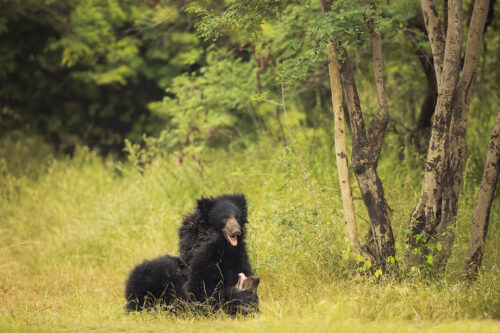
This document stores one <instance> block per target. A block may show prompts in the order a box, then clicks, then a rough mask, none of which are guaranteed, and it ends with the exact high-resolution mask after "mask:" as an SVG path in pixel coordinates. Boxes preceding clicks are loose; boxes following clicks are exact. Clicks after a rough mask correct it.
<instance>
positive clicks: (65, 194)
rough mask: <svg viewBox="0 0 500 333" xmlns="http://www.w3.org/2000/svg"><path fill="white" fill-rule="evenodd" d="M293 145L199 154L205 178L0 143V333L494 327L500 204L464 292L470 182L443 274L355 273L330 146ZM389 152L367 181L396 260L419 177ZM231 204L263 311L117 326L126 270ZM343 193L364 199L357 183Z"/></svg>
mask: <svg viewBox="0 0 500 333" xmlns="http://www.w3.org/2000/svg"><path fill="white" fill-rule="evenodd" d="M297 135H303V136H304V137H300V138H299V140H297V142H302V144H299V145H298V146H297V151H295V150H294V149H291V148H289V147H283V145H282V144H279V143H277V142H274V141H273V140H271V139H265V138H262V139H261V141H260V143H258V144H247V143H246V142H244V141H238V142H235V143H234V144H233V145H232V146H230V147H229V148H227V149H222V148H219V149H210V150H209V151H207V152H205V153H204V156H203V158H202V159H203V161H204V162H203V165H204V167H203V171H201V169H200V167H199V165H198V163H197V162H196V161H191V160H190V159H185V161H184V163H183V164H182V165H179V163H178V161H177V159H175V158H172V159H169V160H165V159H157V160H153V161H152V162H151V163H150V164H147V165H145V166H144V168H142V169H140V170H139V169H136V168H134V167H132V166H131V164H129V163H121V162H116V161H113V160H102V159H101V158H99V157H98V156H97V154H96V153H95V152H91V151H88V150H87V149H85V148H80V149H78V150H77V151H76V153H75V156H74V157H72V158H69V157H57V158H56V157H54V156H52V155H51V154H50V149H48V148H46V147H43V146H40V144H39V143H38V142H36V141H33V140H24V141H22V143H15V144H14V143H12V142H11V143H5V142H3V143H2V148H1V149H2V152H3V154H2V155H0V186H1V189H0V193H1V198H0V258H1V259H0V331H2V332H3V331H7V332H8V331H33V332H35V331H36V332H38V331H40V330H46V331H60V330H69V331H82V332H84V331H85V332H86V331H104V332H113V331H131V332H135V331H180V332H185V331H208V332H210V331H230V330H231V331H232V330H238V331H244V332H246V331H248V332H250V331H252V332H253V331H273V332H274V331H354V332H365V331H373V332H379V331H394V332H396V331H401V332H407V331H410V332H411V331H417V330H421V329H425V330H428V331H436V332H438V331H439V332H442V331H464V332H470V331H485V332H487V331H491V332H493V331H499V330H500V326H499V325H498V323H497V322H495V321H492V319H499V318H500V287H499V286H500V283H499V282H500V281H499V280H500V267H499V264H500V254H499V251H498V244H499V241H500V232H499V224H498V221H499V220H500V202H499V200H498V199H497V200H495V202H494V205H493V207H492V210H491V217H490V220H491V225H490V230H489V234H488V240H487V246H486V253H485V256H484V262H483V269H482V272H481V275H480V277H479V280H478V281H477V282H476V283H474V284H471V285H470V284H467V283H464V282H462V281H461V280H460V273H461V270H462V268H463V260H464V256H465V252H466V250H467V246H468V237H469V236H468V231H469V230H468V229H469V227H470V222H471V220H472V214H473V207H474V198H475V193H476V190H477V180H474V179H472V180H470V182H469V183H468V184H467V188H464V191H463V193H462V196H461V200H460V210H459V217H458V224H457V239H456V243H455V244H456V245H455V248H454V249H453V254H452V257H451V259H450V265H449V267H448V270H447V273H446V275H445V276H444V277H442V278H439V279H434V280H429V279H425V278H424V277H422V276H419V275H418V274H413V275H411V276H405V277H403V278H402V279H401V280H394V279H391V278H382V279H381V280H377V279H375V278H374V277H366V276H360V275H359V274H357V273H356V267H355V265H354V263H353V262H352V258H350V257H349V247H348V244H347V243H346V240H345V237H344V231H343V228H344V227H343V213H342V204H341V199H340V194H339V190H338V179H337V173H336V169H335V157H334V153H333V147H332V146H331V143H330V142H326V141H325V140H324V139H323V138H324V137H325V136H323V135H316V134H314V133H305V132H304V133H299V134H297ZM394 141H395V140H392V141H391V138H388V140H386V144H385V146H384V152H383V158H382V160H381V161H380V166H379V171H380V176H381V178H382V181H383V182H384V188H385V191H386V195H387V197H388V202H389V204H390V206H391V208H392V210H393V214H392V224H393V228H394V231H395V233H396V238H397V240H398V256H399V258H400V259H403V258H402V257H401V256H402V253H403V251H404V232H405V229H406V228H407V225H408V222H409V221H408V217H409V213H410V211H411V208H412V207H413V205H414V204H415V202H416V198H417V195H418V191H419V186H420V181H421V175H422V171H421V168H420V167H419V163H420V160H419V158H420V157H411V156H407V160H405V161H404V162H401V161H399V157H400V156H401V151H400V148H399V145H398V143H396V142H394ZM391 142H392V143H391ZM7 147H9V149H7ZM23 152H25V153H23ZM30 152H38V153H37V154H34V155H33V154H32V153H30ZM298 159H300V163H302V164H303V165H305V167H306V173H304V170H303V169H302V168H301V167H300V166H299V163H298V162H299V161H298ZM308 182H310V183H311V186H312V189H313V191H312V193H313V196H314V200H315V201H316V202H317V204H316V205H315V204H314V203H313V198H312V197H311V194H310V193H309V191H308V188H307V186H308ZM232 192H242V193H245V195H246V196H247V199H248V200H249V215H250V216H249V220H250V224H249V226H248V228H249V230H248V243H249V251H250V253H249V254H250V258H251V262H252V265H253V267H254V269H255V271H256V273H257V274H258V275H259V276H260V277H261V285H260V287H259V296H260V299H261V313H260V314H258V315H256V316H254V317H251V318H236V319H232V318H230V317H228V316H226V315H224V314H220V313H219V314H216V315H215V316H213V317H209V318H205V317H201V318H200V317H192V316H190V315H185V316H181V317H173V316H171V315H169V314H165V313H145V314H132V315H127V314H126V313H125V311H124V298H123V286H124V281H125V279H126V277H127V274H128V272H129V270H130V269H131V268H132V267H133V266H134V265H136V264H137V263H139V262H140V261H142V260H144V259H147V258H153V257H156V256H159V255H161V254H164V253H170V254H174V255H176V254H177V253H178V252H177V245H178V239H177V228H178V227H179V226H180V223H181V221H182V218H183V216H184V215H185V214H187V213H189V212H190V211H191V210H192V209H193V208H194V205H195V199H196V198H198V197H200V196H202V195H205V196H207V195H218V194H221V193H232ZM354 192H355V193H354V196H355V197H360V195H359V191H358V189H357V188H356V186H355V187H354ZM356 209H357V213H358V215H359V217H358V221H359V226H360V232H361V233H362V234H363V233H364V232H366V229H367V223H366V222H364V219H367V214H366V211H365V210H364V207H363V204H362V201H361V200H357V201H356Z"/></svg>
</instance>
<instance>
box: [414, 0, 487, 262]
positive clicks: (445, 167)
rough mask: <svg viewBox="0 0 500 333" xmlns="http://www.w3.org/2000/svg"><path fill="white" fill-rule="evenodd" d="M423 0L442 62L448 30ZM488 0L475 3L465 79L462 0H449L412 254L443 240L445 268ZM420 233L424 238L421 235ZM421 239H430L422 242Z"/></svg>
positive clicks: (419, 256) (440, 254)
mask: <svg viewBox="0 0 500 333" xmlns="http://www.w3.org/2000/svg"><path fill="white" fill-rule="evenodd" d="M421 3H422V9H423V11H424V17H425V19H426V20H425V23H426V28H427V30H428V34H429V40H430V42H431V46H432V50H433V56H434V61H435V63H436V60H439V59H440V53H439V52H441V51H440V49H441V39H442V38H441V37H439V36H438V35H439V33H440V31H442V29H441V28H439V25H440V22H439V21H433V20H431V19H428V18H431V17H434V14H433V13H432V10H433V9H432V8H434V7H433V6H434V5H433V4H431V5H430V6H429V5H428V4H429V3H433V1H432V0H421ZM488 3H489V1H488V0H477V1H476V2H475V5H474V11H473V14H472V19H471V24H470V27H469V36H468V39H467V48H466V55H465V60H464V65H463V69H462V76H461V77H460V65H461V58H460V56H461V51H462V41H463V22H462V21H463V17H462V16H463V13H462V1H461V0H449V1H448V11H447V13H448V18H447V24H448V27H447V29H446V31H447V35H446V44H445V45H446V47H445V49H444V56H443V60H442V71H441V72H440V70H439V66H435V70H436V77H437V78H438V99H437V104H436V110H435V114H434V123H433V127H432V132H431V138H430V142H429V151H428V155H427V161H426V165H425V174H424V182H423V184H422V191H421V194H420V197H419V200H418V203H417V205H416V207H415V209H414V210H413V213H412V219H411V223H410V228H411V230H412V232H411V235H410V237H409V243H410V245H411V251H410V252H409V257H410V260H411V261H413V262H414V263H418V262H420V261H421V260H422V258H423V256H425V255H427V254H429V253H430V252H429V251H428V250H426V247H425V246H422V245H423V243H426V242H427V241H433V242H442V246H441V248H442V250H441V251H438V253H436V260H435V262H436V264H437V265H438V267H440V268H443V269H444V266H445V265H446V262H447V260H448V257H449V255H450V253H451V245H452V243H453V238H454V226H455V222H456V215H457V210H458V197H459V192H460V186H461V184H462V177H463V169H464V162H465V154H466V147H465V133H466V125H467V113H468V108H469V103H470V95H471V92H472V88H473V85H474V79H475V77H476V70H477V67H478V63H479V54H480V51H481V42H482V36H483V32H484V23H485V21H486V16H487V12H488ZM429 11H430V12H429ZM436 13H437V12H436ZM431 36H434V38H432V37H431ZM435 50H438V51H435ZM435 52H438V53H437V54H436V53H435ZM417 235H421V236H423V237H417ZM418 239H421V240H424V242H423V243H419V241H418ZM417 248H419V249H420V250H421V251H420V253H419V252H418V251H416V252H414V250H415V249H417ZM415 254H416V255H415Z"/></svg>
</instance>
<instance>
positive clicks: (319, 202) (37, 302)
mask: <svg viewBox="0 0 500 333" xmlns="http://www.w3.org/2000/svg"><path fill="white" fill-rule="evenodd" d="M422 2H425V1H422ZM449 2H450V3H455V2H453V1H451V0H449ZM475 3H479V0H476V1H464V2H463V3H462V2H459V4H460V6H461V8H462V11H463V19H462V20H461V22H463V25H464V27H465V35H466V36H467V32H468V31H469V26H470V24H471V16H472V13H473V8H474V5H475ZM324 4H325V3H324V2H322V1H306V0H260V1H259V0H254V1H251V0H241V1H220V0H218V1H217V0H214V1H196V2H193V1H172V0H171V1H161V0H142V1H141V0H129V1H118V0H107V1H103V0H89V1H77V0H59V1H53V0H24V1H17V0H0V63H1V64H2V65H1V66H0V196H1V197H0V256H1V258H2V259H1V260H0V291H1V294H2V296H1V297H0V330H1V331H7V332H9V331H14V332H18V331H33V332H38V331H41V330H46V331H67V330H69V331H90V330H95V331H107V332H109V331H123V330H127V331H183V332H184V331H226V330H227V331H229V330H235V329H237V330H242V331H255V330H259V331H332V330H334V331H347V330H348V331H360V332H365V331H377V332H378V331H381V330H387V331H395V332H398V331H401V332H408V331H417V330H427V331H440V332H441V331H445V332H446V331H464V332H470V331H485V332H490V331H491V332H498V331H499V330H500V325H499V324H498V322H497V320H498V319H500V287H499V286H500V283H499V279H500V278H499V277H500V253H499V247H498V244H499V241H500V225H499V221H500V200H499V199H498V198H499V196H500V194H499V190H498V185H497V186H496V187H497V188H496V189H497V190H496V192H495V194H494V197H493V203H492V206H491V209H490V210H489V222H490V223H489V228H488V233H487V237H486V246H485V247H484V258H483V261H482V263H481V266H480V270H479V273H478V274H477V276H475V277H474V279H472V280H471V279H466V278H464V267H465V266H466V265H465V260H466V257H467V252H468V249H469V239H470V233H471V223H472V221H473V219H474V214H475V212H474V209H475V206H476V199H477V196H478V191H479V188H480V183H481V180H482V177H483V170H484V167H485V158H486V154H487V150H488V149H489V147H492V145H491V143H490V137H491V134H492V131H493V128H494V125H495V119H496V118H497V115H498V114H499V111H500V110H499V108H498V105H499V104H500V95H499V93H498V91H499V89H500V79H499V71H500V33H499V32H500V20H499V18H498V17H499V15H500V13H499V11H500V8H499V6H498V4H497V3H496V1H490V2H489V5H488V6H487V7H488V13H487V17H486V21H485V24H484V36H483V38H482V41H481V43H480V48H481V52H480V57H479V58H478V59H479V63H478V66H477V71H476V74H475V75H476V76H475V80H474V81H475V84H474V87H473V89H472V93H471V99H470V108H469V111H468V119H467V123H466V124H467V126H466V129H467V136H466V148H467V149H466V154H465V155H464V156H465V157H464V166H463V173H462V174H461V177H462V179H461V180H460V182H458V184H459V185H458V189H459V193H460V196H459V197H458V211H457V213H456V218H455V220H454V223H453V225H452V226H451V227H452V228H453V231H454V239H453V240H452V242H451V243H450V244H451V246H450V253H449V257H447V258H446V260H444V263H443V261H442V260H441V261H438V260H437V259H438V258H441V256H440V254H441V253H442V252H443V251H442V250H441V246H442V245H441V241H440V240H439V239H437V238H431V237H430V236H429V239H428V240H427V239H426V238H425V236H419V238H418V240H420V239H422V241H421V243H420V245H421V247H420V248H416V247H415V244H414V243H412V241H411V239H412V235H414V233H413V231H414V228H413V227H414V224H412V223H415V219H413V217H412V216H414V212H415V206H416V205H417V202H419V195H420V189H421V187H422V185H423V182H424V174H425V170H426V158H427V153H428V146H429V140H430V137H431V130H432V124H433V122H434V120H435V117H433V114H434V111H435V109H436V104H439V103H438V95H439V94H440V91H438V81H437V78H436V74H435V66H434V60H433V50H432V47H431V45H430V43H429V38H428V36H427V30H426V22H425V20H424V15H423V13H422V8H421V4H420V3H419V2H418V1H410V0H398V1H390V2H389V1H385V2H370V1H367V2H366V3H360V2H356V1H352V0H337V1H334V2H328V6H329V7H328V8H327V9H328V10H326V11H325V7H323V8H322V5H324ZM436 4H437V15H438V17H439V20H440V21H442V25H443V27H446V26H447V24H448V22H447V18H448V16H447V15H448V7H447V6H448V1H443V2H441V1H438V2H436ZM374 32H379V33H380V36H381V45H382V52H383V53H382V58H383V71H384V72H383V74H384V81H385V89H384V90H385V95H386V97H387V109H388V113H389V118H390V119H389V120H388V123H387V129H385V137H383V144H382V146H381V151H380V157H379V158H378V160H377V163H376V164H377V165H376V170H377V172H378V177H380V180H381V182H382V184H383V189H384V192H385V199H386V201H387V205H388V209H387V212H388V214H387V218H388V220H389V221H390V225H391V227H392V232H393V238H394V246H393V252H391V253H390V255H389V256H388V257H387V256H386V257H384V260H385V259H387V262H386V263H380V262H378V263H377V262H376V261H373V263H372V262H370V261H368V260H366V255H370V253H372V254H373V251H372V252H370V250H366V249H369V248H370V244H371V239H373V233H372V231H371V230H372V228H371V227H370V226H371V225H373V224H371V223H372V221H373V215H372V212H370V211H369V210H367V208H366V207H367V206H366V197H365V196H364V195H365V193H364V192H363V190H362V188H360V185H359V184H358V183H357V182H356V181H355V179H356V177H357V176H358V175H357V174H355V173H354V172H353V170H352V168H351V166H352V164H353V162H352V161H351V159H350V157H351V156H353V155H352V154H353V146H355V144H356V141H355V140H354V141H353V139H352V137H351V133H354V134H356V130H355V127H354V131H353V127H352V124H353V123H351V122H350V119H351V118H352V115H353V114H354V115H355V114H356V113H353V110H352V108H351V106H350V105H348V103H347V102H346V105H343V109H344V112H343V113H344V116H345V118H346V122H347V124H346V127H345V128H344V129H345V133H346V134H347V135H346V139H347V156H348V158H347V159H348V160H349V163H348V164H349V168H350V170H349V173H350V178H351V180H352V196H353V198H354V208H355V218H356V220H357V228H358V230H359V234H360V235H361V236H362V237H360V238H361V244H363V245H366V246H365V247H363V249H364V250H366V251H364V252H361V254H360V253H358V252H356V246H355V245H353V243H352V242H351V238H349V234H348V232H347V233H346V231H345V226H344V220H345V218H346V217H345V216H344V203H343V200H342V195H341V189H340V187H339V185H340V184H339V177H338V174H337V163H338V160H337V159H336V149H335V144H336V143H338V141H337V142H335V140H334V138H335V133H334V124H335V121H334V116H333V112H332V95H331V76H330V75H329V74H330V73H329V64H331V60H332V58H331V57H330V60H329V45H330V44H331V43H333V42H334V41H335V42H336V46H337V47H336V51H337V52H338V54H339V56H338V60H339V61H340V62H341V63H344V64H345V61H346V59H349V63H350V64H351V65H352V73H353V76H354V78H355V82H356V85H357V93H358V94H359V101H361V106H362V108H363V117H364V121H365V122H366V123H367V124H368V123H370V122H371V121H372V120H373V119H377V115H378V114H379V107H380V106H379V99H378V97H379V95H378V91H377V86H376V83H375V82H376V80H375V75H377V74H376V71H374V62H373V58H372V44H373V35H374ZM466 42H467V39H465V40H464V41H463V45H462V47H461V50H459V52H460V53H459V54H460V56H461V59H462V60H461V62H464V63H466V62H467V61H466V58H467V57H466V55H465V48H466ZM346 54H348V55H349V58H346V57H345V55H346ZM343 55H344V56H343ZM344 94H346V92H344ZM344 99H345V100H348V99H349V98H348V97H347V96H344ZM497 123H498V121H497ZM367 128H368V126H367ZM499 147H500V146H499ZM353 158H355V157H354V156H353ZM354 164H356V163H354ZM358 181H359V180H358ZM361 187H362V185H361ZM231 192H242V193H245V195H246V196H247V199H248V200H249V203H250V206H249V214H250V218H249V220H250V224H249V227H248V228H249V229H248V243H249V251H250V253H249V254H250V258H251V262H252V265H253V267H254V269H255V271H256V273H257V274H258V275H259V276H260V277H261V285H260V287H259V295H260V299H261V312H260V313H259V314H257V315H255V316H253V317H250V318H236V319H234V318H231V317H228V316H226V315H224V314H222V313H217V314H216V315H214V316H212V317H209V318H205V317H202V318H200V317H196V316H193V315H190V314H185V315H182V316H180V317H176V316H173V315H170V314H166V313H159V314H157V313H145V314H139V315H127V314H126V313H125V312H124V303H125V299H124V298H123V285H124V281H125V279H126V276H127V273H128V271H129V270H130V269H131V268H132V267H133V266H134V265H135V264H137V263H139V262H141V261H142V260H144V259H150V258H153V257H156V256H159V255H161V254H164V253H170V254H174V255H176V254H177V244H178V240H177V228H178V227H179V225H180V223H181V221H182V218H183V216H184V215H185V214H187V213H188V212H190V211H191V210H192V209H193V208H194V205H195V199H196V198H199V197H200V196H202V195H204V196H208V195H218V194H221V193H231ZM412 228H413V229H412ZM412 230H413V231H412ZM365 234H366V235H368V236H370V235H371V237H367V238H366V240H365V237H364V235H365ZM445 237H446V235H445ZM375 238H376V237H375ZM424 240H425V242H424ZM422 244H423V245H422ZM443 244H444V243H443ZM363 255H365V256H364V257H363ZM415 255H416V256H417V257H418V260H415V258H413V257H412V256H415ZM387 263H388V264H389V265H388V266H390V267H387V266H386V264H387ZM372 266H373V267H372Z"/></svg>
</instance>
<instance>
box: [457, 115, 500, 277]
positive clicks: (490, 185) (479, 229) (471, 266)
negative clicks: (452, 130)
mask: <svg viewBox="0 0 500 333" xmlns="http://www.w3.org/2000/svg"><path fill="white" fill-rule="evenodd" d="M499 172H500V113H498V116H497V120H496V122H495V126H494V128H493V134H492V135H491V140H490V144H489V146H488V152H487V154H486V163H485V166H484V173H483V179H482V180H481V185H480V187H479V193H478V194H477V201H476V209H475V211H474V219H473V220H472V225H471V231H470V244H469V251H468V252H467V257H466V260H465V277H466V278H468V279H474V278H476V276H477V273H478V271H479V267H480V266H481V260H482V259H483V253H484V246H485V243H486V234H487V233H488V222H489V220H490V208H491V203H492V202H493V195H494V194H495V188H496V185H497V181H498V173H499Z"/></svg>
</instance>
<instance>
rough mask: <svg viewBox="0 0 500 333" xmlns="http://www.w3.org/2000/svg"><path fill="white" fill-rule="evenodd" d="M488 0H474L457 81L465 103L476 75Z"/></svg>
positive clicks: (467, 100)
mask: <svg viewBox="0 0 500 333" xmlns="http://www.w3.org/2000/svg"><path fill="white" fill-rule="evenodd" d="M489 4H490V0H476V2H475V4H474V10H473V12H472V18H471V22H470V26H469V35H468V37H467V48H466V51H465V60H464V66H463V70H462V77H461V78H460V82H459V91H460V93H461V94H462V96H464V98H465V103H466V105H468V104H469V99H470V92H471V91H472V89H471V84H472V81H473V79H474V77H475V76H476V72H477V67H478V65H479V56H480V54H481V45H482V42H483V35H484V26H485V24H486V18H487V17H488V9H489Z"/></svg>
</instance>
